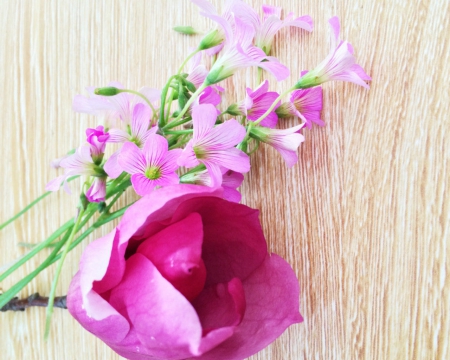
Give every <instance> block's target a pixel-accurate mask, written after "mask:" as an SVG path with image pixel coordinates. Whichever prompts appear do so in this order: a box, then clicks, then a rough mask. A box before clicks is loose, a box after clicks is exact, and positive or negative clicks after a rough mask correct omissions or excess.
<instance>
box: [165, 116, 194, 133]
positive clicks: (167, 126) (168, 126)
mask: <svg viewBox="0 0 450 360" xmlns="http://www.w3.org/2000/svg"><path fill="white" fill-rule="evenodd" d="M191 120H192V118H191V117H190V116H189V117H188V118H185V119H181V120H180V121H177V122H175V121H171V122H170V123H168V124H167V125H166V126H165V127H164V129H163V130H164V131H166V130H169V129H172V128H174V127H177V126H179V125H183V124H185V123H187V122H189V121H191Z"/></svg>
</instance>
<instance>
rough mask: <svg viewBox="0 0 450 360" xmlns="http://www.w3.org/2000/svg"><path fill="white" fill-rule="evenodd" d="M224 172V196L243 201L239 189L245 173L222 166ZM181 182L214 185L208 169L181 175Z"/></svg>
mask: <svg viewBox="0 0 450 360" xmlns="http://www.w3.org/2000/svg"><path fill="white" fill-rule="evenodd" d="M221 172H222V184H221V186H222V188H223V198H224V199H225V200H228V201H232V202H237V203H238V202H240V201H241V198H242V196H241V193H240V192H239V191H238V190H237V188H238V187H239V186H241V184H242V182H243V181H244V175H243V174H241V173H238V172H236V171H232V170H227V169H225V168H221ZM180 180H181V182H182V183H185V184H196V185H203V186H212V185H211V184H212V180H211V176H210V175H209V173H208V170H201V171H196V172H194V173H186V174H184V175H183V176H182V177H181V179H180Z"/></svg>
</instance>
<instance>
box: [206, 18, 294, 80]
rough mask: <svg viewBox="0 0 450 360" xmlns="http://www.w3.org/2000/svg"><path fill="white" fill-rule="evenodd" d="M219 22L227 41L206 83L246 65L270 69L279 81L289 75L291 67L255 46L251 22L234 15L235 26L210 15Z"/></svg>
mask: <svg viewBox="0 0 450 360" xmlns="http://www.w3.org/2000/svg"><path fill="white" fill-rule="evenodd" d="M208 17H210V18H211V19H213V20H215V21H217V22H219V24H220V25H221V26H222V27H223V29H224V32H225V36H226V42H225V45H224V48H223V50H222V53H221V55H220V57H219V58H218V59H217V61H216V62H215V63H214V65H213V66H212V68H211V70H210V71H209V74H208V76H207V77H206V80H205V84H206V85H212V84H216V83H218V82H220V81H222V80H224V79H226V78H228V77H230V76H232V75H233V74H234V73H235V72H236V71H237V70H238V69H241V68H246V67H251V66H255V67H260V68H263V69H265V70H267V71H269V72H270V73H271V74H272V75H273V76H275V78H276V79H277V80H278V81H281V80H284V79H286V78H287V77H288V76H289V69H288V68H287V67H286V66H284V65H282V64H281V63H280V62H279V61H278V60H277V59H276V58H274V57H270V56H266V54H265V53H264V51H262V50H261V49H259V48H257V47H256V46H253V44H252V41H253V36H254V34H255V30H254V29H253V26H252V25H251V24H246V23H244V22H243V21H242V20H240V19H239V18H237V17H234V28H233V27H232V26H231V25H230V24H229V22H227V21H225V19H223V18H221V17H217V16H208Z"/></svg>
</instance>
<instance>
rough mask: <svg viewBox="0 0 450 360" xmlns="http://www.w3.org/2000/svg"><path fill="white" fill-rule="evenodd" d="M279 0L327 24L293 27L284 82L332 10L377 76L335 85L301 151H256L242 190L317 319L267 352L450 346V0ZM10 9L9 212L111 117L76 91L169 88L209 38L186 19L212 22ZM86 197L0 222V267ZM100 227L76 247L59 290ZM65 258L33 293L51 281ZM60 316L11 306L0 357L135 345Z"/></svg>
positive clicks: (133, 5)
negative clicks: (288, 158) (98, 116)
mask: <svg viewBox="0 0 450 360" xmlns="http://www.w3.org/2000/svg"><path fill="white" fill-rule="evenodd" d="M267 2H268V3H270V4H273V5H281V6H283V7H284V9H285V10H287V11H293V12H294V13H295V14H296V15H305V14H309V15H311V16H312V17H313V19H314V23H315V29H314V32H313V33H311V34H308V33H306V32H303V31H299V30H295V29H291V30H287V31H284V32H283V34H284V35H283V36H281V37H277V41H276V45H275V47H274V50H275V54H276V55H277V56H278V57H279V58H280V59H281V61H282V62H283V63H285V64H286V65H287V66H288V67H289V68H290V69H291V72H292V74H293V76H292V77H291V79H290V80H288V81H285V82H283V83H280V84H278V85H277V84H275V81H274V79H273V78H271V77H270V76H269V75H267V78H268V79H269V80H271V83H272V85H271V86H272V89H277V90H279V91H280V90H283V89H286V88H287V87H288V86H290V84H292V83H293V82H294V81H295V78H296V75H298V74H299V72H300V71H301V70H303V69H311V68H313V67H314V66H315V65H316V64H318V62H319V61H320V60H322V59H323V57H324V56H325V55H326V54H327V51H328V48H329V45H328V39H329V30H328V26H327V19H328V18H330V17H331V16H333V15H338V16H339V17H340V19H341V23H342V31H341V34H342V35H341V36H342V38H344V39H347V40H348V41H350V42H351V43H352V44H353V46H354V48H355V50H356V55H357V59H358V62H359V63H360V64H361V65H362V66H363V67H364V68H365V69H366V70H367V72H368V73H369V74H370V75H371V76H372V78H373V82H372V86H371V89H370V90H369V91H367V90H365V89H363V88H361V87H358V86H356V85H353V84H343V83H332V84H326V85H325V86H324V110H323V118H324V119H325V121H326V122H327V126H326V127H325V128H318V127H316V128H314V129H313V130H312V131H305V135H306V141H305V143H304V144H303V145H302V146H301V150H300V152H299V156H300V161H299V164H298V166H296V167H294V168H293V169H291V170H289V169H287V168H286V166H285V164H284V163H283V161H282V159H281V157H280V156H279V154H277V153H276V152H275V151H274V150H273V149H270V148H267V147H262V149H261V150H260V151H259V152H258V153H257V154H255V155H254V156H253V157H252V170H251V173H250V174H249V175H248V176H246V180H245V183H244V185H243V186H242V192H243V195H244V200H243V202H244V203H245V204H247V205H249V206H253V207H257V208H259V209H261V220H262V222H263V225H264V230H265V233H266V235H267V239H268V242H269V243H270V249H271V250H272V251H274V252H277V253H278V254H280V255H282V256H284V257H285V258H286V259H287V260H288V261H289V262H290V263H291V264H292V266H293V268H294V269H295V271H296V273H297V275H298V277H299V281H300V286H301V312H302V314H303V315H304V318H305V322H304V323H302V324H298V325H295V326H292V327H291V328H290V329H289V331H287V332H286V333H285V334H284V335H283V336H282V337H281V338H280V339H278V340H277V341H276V342H275V343H274V344H272V345H271V346H270V347H268V348H267V349H265V350H264V351H262V352H261V353H260V354H258V355H255V356H253V357H252V358H251V359H253V360H256V359H258V360H263V359H264V360H269V359H271V360H284V359H289V360H297V359H449V358H450V349H449V338H450V315H449V312H450V291H449V290H450V278H449V272H450V263H449V261H450V260H449V256H448V255H449V245H448V240H449V231H450V221H449V220H450V219H449V217H450V212H449V201H448V198H446V197H447V196H448V190H449V167H450V163H449V159H450V156H449V150H448V146H447V144H446V143H445V142H446V141H448V137H449V136H450V120H449V115H448V113H449V106H450V99H449V97H450V95H449V94H450V87H449V79H448V77H449V73H450V59H449V51H450V49H449V39H450V26H449V19H450V11H449V2H448V1H447V0H435V1H430V0H425V1H418V0H414V1H410V0H377V1H363V0H356V1H350V0H320V1H312V0H310V1H306V0H305V1H296V0H279V1H276V0H268V1H267ZM214 3H215V4H219V5H220V4H221V2H219V1H214ZM251 3H253V5H255V6H258V7H259V6H260V5H261V4H262V1H260V0H253V1H251ZM0 9H1V11H0V29H2V31H1V32H0V86H1V87H2V89H1V93H0V109H1V111H2V118H1V130H2V131H1V133H0V141H1V142H0V144H1V150H2V156H1V157H0V165H1V169H2V172H1V174H0V178H1V187H0V198H1V199H2V201H1V204H0V208H1V210H0V211H1V217H0V222H2V221H4V220H5V219H7V218H9V217H10V216H12V215H13V214H15V213H16V212H17V211H19V210H20V209H21V208H23V207H24V206H25V205H27V204H28V203H29V202H30V201H32V200H33V199H35V198H36V197H37V196H39V195H40V194H41V193H42V192H43V189H44V186H45V184H46V182H48V181H49V180H50V179H52V178H53V177H55V175H56V173H55V171H54V170H52V169H50V167H49V166H48V164H49V161H50V160H51V159H53V158H56V157H58V156H60V155H62V154H64V153H65V152H66V151H67V150H69V149H72V148H74V147H76V146H78V145H79V144H80V141H81V139H82V138H83V132H84V129H85V128H86V127H87V126H88V125H90V126H93V125H96V124H97V122H96V120H95V119H94V118H93V117H90V116H87V115H80V114H75V113H73V112H72V110H71V102H72V98H73V96H74V95H76V94H79V93H81V92H82V91H83V88H84V87H85V86H88V85H105V84H107V83H108V82H109V81H110V80H118V81H121V82H122V83H124V84H125V85H126V86H127V87H129V88H134V89H138V88H139V87H141V86H144V85H147V86H152V87H158V88H161V87H162V86H163V84H164V81H165V79H167V78H168V76H169V75H170V74H172V73H174V72H175V71H176V69H177V68H178V65H179V64H180V63H181V62H182V60H183V59H184V57H185V56H186V55H187V51H188V47H189V46H194V45H195V44H196V39H194V38H188V37H183V36H181V35H177V34H176V33H174V32H172V31H171V30H170V28H171V27H172V26H175V25H185V24H192V25H195V26H196V27H197V28H199V29H205V30H206V29H208V24H210V23H208V22H207V21H206V20H205V19H204V18H202V17H201V16H200V15H198V11H197V8H196V7H195V6H193V5H191V4H190V2H189V1H187V0H176V1H174V0H171V1H163V0H154V1H143V0H142V1H106V0H105V1H68V0H64V1H43V0H40V1H38V0H36V1H31V0H28V1H25V0H23V1H7V0H1V1H0ZM253 81H254V73H253V72H245V71H243V72H241V73H240V74H239V75H238V76H237V77H235V78H234V79H233V80H231V81H229V82H228V83H227V84H226V87H227V88H228V89H230V90H231V91H234V92H235V94H236V96H237V97H242V96H243V95H244V86H245V85H246V84H247V85H252V84H253ZM295 123H296V122H295V121H294V120H289V121H287V122H286V123H285V124H282V125H283V126H292V125H294V124H295ZM75 188H76V187H74V189H75ZM130 196H131V195H130ZM76 202H77V198H76V196H72V197H71V196H68V195H66V194H65V193H63V192H60V193H58V194H55V195H52V196H51V197H48V198H47V199H46V200H45V201H43V202H42V203H41V204H40V205H39V206H37V207H36V208H35V209H34V210H32V211H31V212H30V213H29V214H27V215H26V216H24V217H23V218H21V219H20V220H19V221H16V222H15V223H14V224H13V225H10V226H9V227H8V228H6V229H4V230H2V231H1V233H0V250H1V251H0V267H1V266H3V265H5V264H7V263H9V262H11V261H12V260H13V259H15V258H17V257H19V256H21V255H22V254H23V253H24V252H25V249H24V248H22V247H19V246H18V245H17V244H18V243H19V242H30V243H36V242H39V241H40V240H42V239H44V238H45V237H46V236H48V235H49V234H50V233H51V231H52V230H54V229H55V228H56V227H57V226H58V225H60V224H62V223H63V222H64V221H66V220H67V219H68V218H70V217H71V216H73V215H74V211H75V210H74V207H75V205H76ZM107 231H108V229H102V230H101V231H98V232H97V233H96V234H95V235H96V236H92V237H90V238H89V241H91V240H93V239H95V238H96V237H98V236H100V235H101V234H102V233H106V232H107ZM86 244H87V242H86V243H84V245H82V246H80V247H79V248H78V249H77V250H76V251H74V252H73V253H71V254H70V256H69V259H68V261H67V262H66V264H65V267H64V270H63V276H62V279H61V280H62V281H61V283H60V286H59V288H58V294H64V293H65V292H66V291H67V287H68V284H69V281H70V278H71V276H72V275H73V274H74V273H75V272H76V269H77V265H78V260H79V257H80V254H81V251H82V248H83V247H84V246H86ZM41 259H43V257H41ZM34 266H36V262H31V263H30V264H29V265H27V266H25V267H23V268H22V269H20V270H19V271H17V272H16V273H15V274H14V275H13V276H11V277H10V278H9V279H7V280H6V281H4V282H3V283H2V284H1V287H2V288H3V289H4V290H5V289H8V287H9V286H11V285H12V284H13V283H14V281H17V280H19V279H20V278H21V277H22V276H24V275H25V274H26V273H28V272H30V271H31V270H32V269H33V268H34ZM53 272H54V267H52V268H50V269H49V270H47V271H44V272H43V273H42V274H41V276H39V277H38V279H37V280H36V281H34V282H32V283H31V284H30V285H29V286H27V287H26V288H25V289H24V290H23V291H22V292H21V295H22V296H26V295H28V294H31V293H32V292H35V291H40V292H41V293H42V294H46V293H48V291H49V288H50V281H51V278H52V275H53ZM44 318H45V311H44V310H43V309H32V310H29V311H27V312H25V313H7V314H5V313H1V314H0V331H1V333H0V349H1V355H0V358H1V359H27V360H28V359H52V360H56V359H57V360H59V359H65V360H70V359H80V358H83V359H118V358H119V357H118V356H117V355H115V354H114V353H113V352H112V351H111V350H109V348H108V347H107V346H106V345H104V344H103V343H102V342H101V341H99V340H97V339H95V338H94V337H93V336H92V335H91V334H89V333H88V332H86V331H85V330H83V329H82V328H81V326H79V325H78V324H77V323H76V322H75V321H74V320H73V319H72V318H71V316H70V315H69V314H68V313H67V312H66V311H62V310H59V309H55V314H54V318H53V323H52V332H51V337H50V340H49V341H48V342H45V341H44V340H43V328H44Z"/></svg>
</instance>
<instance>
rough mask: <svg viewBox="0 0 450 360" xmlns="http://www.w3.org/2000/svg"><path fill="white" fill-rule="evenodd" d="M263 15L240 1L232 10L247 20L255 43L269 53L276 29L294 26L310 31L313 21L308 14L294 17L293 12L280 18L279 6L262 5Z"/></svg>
mask: <svg viewBox="0 0 450 360" xmlns="http://www.w3.org/2000/svg"><path fill="white" fill-rule="evenodd" d="M262 9H263V12H264V17H263V19H261V18H260V17H259V15H258V14H257V13H256V11H255V10H253V8H252V7H251V6H249V5H247V4H246V3H244V2H242V1H236V2H235V3H234V4H233V7H232V10H233V11H234V12H235V14H236V16H237V17H240V18H242V19H243V20H244V21H246V22H249V23H251V24H252V25H253V27H254V28H255V31H256V33H255V45H256V46H257V47H258V48H260V49H262V50H263V51H264V52H265V53H266V54H267V55H269V53H270V50H271V48H272V43H273V39H274V37H275V35H276V33H277V32H278V31H280V30H281V29H282V28H284V27H289V26H294V27H298V28H301V29H304V30H306V31H312V27H313V23H312V19H311V17H310V16H301V17H298V18H295V19H294V14H293V13H289V14H288V16H287V17H286V18H285V19H284V20H281V8H280V7H277V6H270V5H263V6H262Z"/></svg>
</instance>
